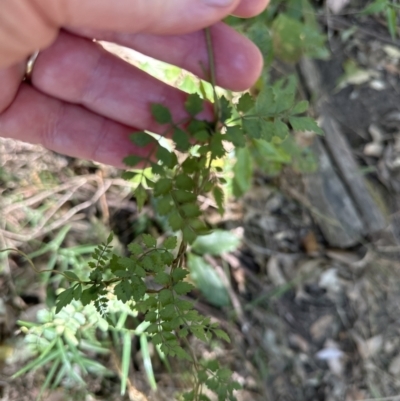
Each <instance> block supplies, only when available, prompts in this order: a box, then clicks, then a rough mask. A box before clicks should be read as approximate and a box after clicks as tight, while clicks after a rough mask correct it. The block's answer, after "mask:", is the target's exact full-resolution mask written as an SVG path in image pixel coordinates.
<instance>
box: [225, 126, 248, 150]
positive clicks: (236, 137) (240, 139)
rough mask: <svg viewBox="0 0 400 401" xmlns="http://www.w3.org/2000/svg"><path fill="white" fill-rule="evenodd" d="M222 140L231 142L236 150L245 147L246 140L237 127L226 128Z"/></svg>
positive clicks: (241, 130) (240, 129)
mask: <svg viewBox="0 0 400 401" xmlns="http://www.w3.org/2000/svg"><path fill="white" fill-rule="evenodd" d="M224 139H225V140H227V141H229V142H232V143H233V144H234V145H235V146H236V147H238V148H242V147H244V146H245V145H246V138H245V136H244V132H243V129H242V128H241V127H239V126H238V125H235V126H233V127H227V128H226V134H225V136H224Z"/></svg>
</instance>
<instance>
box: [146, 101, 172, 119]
mask: <svg viewBox="0 0 400 401" xmlns="http://www.w3.org/2000/svg"><path fill="white" fill-rule="evenodd" d="M151 114H152V115H153V117H154V119H155V120H156V121H157V122H158V123H159V124H167V123H170V122H172V116H171V112H170V111H169V110H168V108H166V107H165V106H163V105H162V104H159V103H153V104H152V105H151Z"/></svg>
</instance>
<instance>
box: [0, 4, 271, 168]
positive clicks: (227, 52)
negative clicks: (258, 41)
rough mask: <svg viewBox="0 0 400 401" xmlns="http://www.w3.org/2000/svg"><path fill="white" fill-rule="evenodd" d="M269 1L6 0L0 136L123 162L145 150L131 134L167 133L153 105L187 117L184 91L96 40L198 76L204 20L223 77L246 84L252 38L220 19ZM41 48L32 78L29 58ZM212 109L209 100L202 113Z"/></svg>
mask: <svg viewBox="0 0 400 401" xmlns="http://www.w3.org/2000/svg"><path fill="white" fill-rule="evenodd" d="M267 2H268V0H190V1H189V0H168V1H165V0H152V1H149V0H112V1H111V0H0V9H1V13H0V87H1V88H2V89H1V92H0V135H1V136H3V137H8V138H13V139H18V140H22V141H26V142H30V143H38V144H42V145H43V146H45V147H47V148H49V149H52V150H54V151H56V152H59V153H63V154H66V155H69V156H73V157H79V158H84V159H91V160H95V161H98V162H101V163H105V164H110V165H114V166H117V167H123V164H122V159H123V158H124V157H125V156H127V155H129V154H137V155H139V156H146V155H147V154H148V152H149V149H146V148H138V147H136V146H135V145H134V144H133V143H132V142H131V141H130V140H129V135H130V134H131V133H132V132H134V131H138V130H149V131H152V132H155V133H160V134H161V133H162V132H163V130H164V129H165V128H163V127H162V126H160V125H158V124H157V123H156V122H155V121H154V120H153V118H152V116H151V113H150V105H151V104H152V103H161V104H164V105H165V106H167V107H168V108H169V109H170V110H171V113H172V115H173V118H174V120H175V121H179V120H181V119H182V118H184V117H185V116H186V114H185V111H184V102H185V99H186V96H187V95H186V94H185V93H184V92H182V91H180V90H178V89H176V88H173V87H171V86H169V85H166V84H164V83H162V82H160V81H158V80H156V79H155V78H153V77H151V76H149V75H148V74H146V73H144V72H143V71H141V70H139V69H138V68H136V67H134V66H132V65H130V64H128V63H126V62H125V61H123V60H121V59H119V58H118V57H116V56H114V55H112V54H110V53H108V52H107V51H105V50H104V49H103V48H102V47H101V46H100V45H99V44H97V43H95V42H93V40H92V39H93V38H95V39H97V40H106V41H109V42H114V43H116V44H120V45H123V46H126V47H129V48H132V49H134V50H137V51H139V52H141V53H143V54H146V55H148V56H151V57H154V58H156V59H158V60H161V61H165V62H168V63H171V64H174V65H176V66H179V67H181V68H183V69H186V70H188V71H190V72H192V73H194V74H196V75H197V76H199V77H201V78H205V77H204V72H203V67H202V66H207V65H208V56H207V47H206V41H205V35H204V30H203V28H205V27H207V26H210V27H211V28H210V29H211V35H212V40H213V48H214V54H215V68H216V80H217V84H218V85H219V86H221V87H224V88H227V89H231V90H235V91H240V90H245V89H247V88H248V87H250V86H251V85H252V84H253V83H254V82H255V81H256V79H257V78H258V76H259V74H260V72H261V69H262V57H261V54H260V53H259V51H258V49H257V48H256V47H255V45H254V44H252V43H251V42H250V41H249V40H248V39H246V38H244V37H243V36H241V35H239V34H238V33H236V32H235V31H234V30H233V29H231V28H230V27H228V26H227V25H225V24H223V23H221V22H218V21H220V20H221V19H223V18H224V17H225V16H227V15H229V14H234V15H237V16H240V17H251V16H254V15H257V14H258V13H260V12H261V11H262V10H264V8H265V7H266V6H267ZM37 49H40V50H41V52H40V54H39V56H38V58H37V60H36V62H35V65H34V69H33V73H32V76H31V82H30V83H29V84H28V83H26V82H23V77H24V74H25V69H26V59H27V57H28V56H29V55H30V54H32V53H33V52H35V50H37ZM201 117H202V118H205V119H207V118H209V119H211V118H212V111H211V107H210V108H208V109H207V108H206V110H205V111H204V112H203V113H202V115H201Z"/></svg>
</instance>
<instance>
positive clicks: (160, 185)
mask: <svg viewBox="0 0 400 401" xmlns="http://www.w3.org/2000/svg"><path fill="white" fill-rule="evenodd" d="M171 189H172V181H171V179H169V178H160V179H159V180H158V181H157V182H156V183H155V185H154V196H160V195H165V194H167V193H168V192H170V191H171Z"/></svg>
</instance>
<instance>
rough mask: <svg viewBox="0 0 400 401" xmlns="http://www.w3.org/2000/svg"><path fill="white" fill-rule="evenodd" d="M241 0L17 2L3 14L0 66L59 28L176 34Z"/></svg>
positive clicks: (35, 46)
mask: <svg viewBox="0 0 400 401" xmlns="http://www.w3.org/2000/svg"><path fill="white" fill-rule="evenodd" d="M239 3H240V0H15V1H14V0H13V1H6V2H5V4H4V7H3V5H2V7H3V8H2V10H1V13H0V68H1V67H7V66H10V65H11V64H13V63H16V62H18V61H21V60H23V59H24V58H25V57H27V56H28V55H29V54H32V53H33V52H35V51H36V50H38V49H43V48H45V47H47V46H49V45H50V44H51V43H52V42H53V41H54V39H55V38H56V36H57V32H58V29H59V28H61V27H66V28H84V29H85V28H89V29H100V30H105V31H114V32H121V33H122V32H127V33H139V32H145V33H152V34H165V35H177V34H182V33H189V32H194V31H197V30H199V29H202V28H204V27H206V26H209V25H212V24H214V23H215V22H217V21H219V20H221V19H223V18H224V17H225V16H226V15H228V14H229V13H231V12H232V11H234V9H235V8H236V7H237V5H238V4H239Z"/></svg>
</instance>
